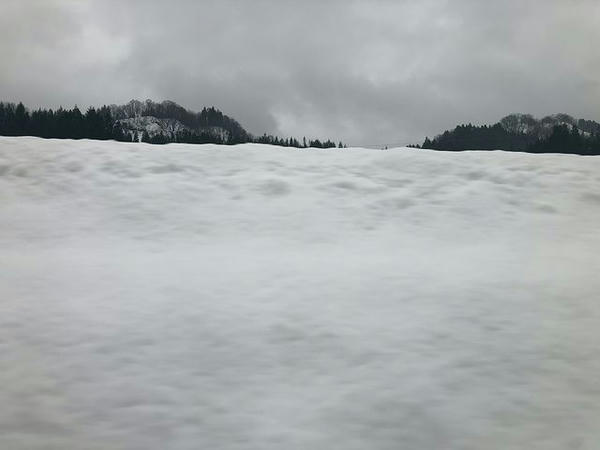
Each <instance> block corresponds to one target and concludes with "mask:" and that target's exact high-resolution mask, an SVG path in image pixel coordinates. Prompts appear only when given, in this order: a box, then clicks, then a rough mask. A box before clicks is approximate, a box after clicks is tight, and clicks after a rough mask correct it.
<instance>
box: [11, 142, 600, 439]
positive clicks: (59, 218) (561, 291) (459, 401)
mask: <svg viewBox="0 0 600 450" xmlns="http://www.w3.org/2000/svg"><path fill="white" fill-rule="evenodd" d="M599 174H600V158H596V157H581V156H563V155H531V154H521V153H505V152H464V153H445V152H433V151H424V150H414V149H393V150H389V151H369V150H363V149H347V150H341V149H340V150H327V151H324V150H316V149H308V150H295V149H283V148H274V147H269V146H263V145H256V144H245V145H239V146H234V147H220V146H216V145H202V146H194V145H179V144H172V145H167V146H151V145H145V144H137V143H115V142H98V141H85V140H84V141H61V140H42V139H37V138H0V201H1V205H2V208H1V209H0V246H1V248H2V257H1V258H0V298H1V299H2V301H1V302H0V383H1V385H2V389H0V402H1V404H2V408H0V448H6V449H17V450H20V449H23V450H25V449H27V450H35V449H63V448H73V449H78V448H85V449H165V448H168V449H198V448H207V449H208V448H214V449H282V448H285V449H306V448H315V449H357V450H358V449H361V450H362V449H366V448H368V449H398V448H402V449H434V448H443V449H457V450H458V449H461V450H464V449H482V448H485V449H512V448H514V449H521V448H527V449H544V450H546V449H565V448H577V449H595V448H597V443H598V442H600V432H599V431H598V430H599V428H598V417H600V378H599V377H598V373H600V347H599V346H598V342H599V339H600V331H598V330H599V329H598V323H599V320H600V302H598V292H600V279H599V277H598V273H599V271H600V258H598V255H599V254H600V233H599V232H598V225H597V224H598V223H600V194H599V193H600V175H599Z"/></svg>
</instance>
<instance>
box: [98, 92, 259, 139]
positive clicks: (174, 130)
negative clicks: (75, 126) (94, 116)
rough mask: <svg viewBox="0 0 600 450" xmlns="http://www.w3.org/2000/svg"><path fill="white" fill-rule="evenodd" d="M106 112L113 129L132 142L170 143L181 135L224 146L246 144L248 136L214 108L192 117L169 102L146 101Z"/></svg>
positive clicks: (206, 109)
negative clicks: (154, 140)
mask: <svg viewBox="0 0 600 450" xmlns="http://www.w3.org/2000/svg"><path fill="white" fill-rule="evenodd" d="M110 112H111V115H112V117H113V119H114V120H115V124H116V126H119V127H120V128H121V130H122V132H123V134H124V135H126V136H130V137H131V139H132V140H133V141H142V138H143V137H146V139H151V138H155V137H157V136H163V137H165V138H167V139H170V140H173V141H174V140H176V138H177V135H178V134H179V133H181V132H188V133H190V132H191V133H196V134H203V135H205V136H206V137H210V138H211V141H212V142H228V141H229V140H230V139H231V138H235V140H237V141H238V142H246V141H247V139H248V136H249V135H248V133H247V132H246V130H244V128H243V127H242V126H241V125H240V124H239V123H238V122H237V121H236V120H234V119H232V118H231V117H228V116H226V115H225V114H223V113H222V112H221V111H219V110H218V109H216V108H214V107H210V108H204V109H202V111H200V112H198V113H196V112H193V111H190V110H188V109H186V108H184V107H183V106H181V105H178V104H177V103H175V102H172V101H168V100H166V101H163V102H159V103H157V102H154V101H152V100H149V99H148V100H146V101H143V102H142V101H139V100H131V101H130V102H128V103H126V104H125V105H111V106H110ZM144 135H147V136H144ZM146 142H147V141H146Z"/></svg>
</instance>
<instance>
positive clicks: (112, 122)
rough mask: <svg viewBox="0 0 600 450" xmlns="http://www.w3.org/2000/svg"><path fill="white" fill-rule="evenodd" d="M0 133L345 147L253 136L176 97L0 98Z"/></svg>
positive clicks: (215, 113)
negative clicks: (86, 102) (59, 103)
mask: <svg viewBox="0 0 600 450" xmlns="http://www.w3.org/2000/svg"><path fill="white" fill-rule="evenodd" d="M0 135H2V136H37V137H42V138H58V139H101V140H106V139H113V140H117V141H124V142H132V141H135V142H147V143H151V144H167V143H172V142H177V143H187V144H208V143H212V144H229V145H231V144H242V143H248V142H256V143H262V144H272V145H279V146H284V147H298V148H305V147H316V148H330V147H336V146H337V147H344V145H343V144H342V143H341V142H339V143H338V144H337V145H336V144H335V142H333V141H332V140H330V139H326V140H320V139H307V138H306V137H303V138H302V139H297V138H294V137H287V138H282V137H278V136H273V135H268V134H263V135H262V136H254V135H252V134H251V133H249V132H247V131H246V130H245V129H244V128H243V127H242V126H241V125H240V124H239V123H238V122H237V121H236V120H235V119H233V118H231V117H229V116H227V115H225V114H223V113H222V112H221V111H219V110H218V109H216V108H215V107H209V108H203V109H202V110H201V111H200V112H193V111H190V110H187V109H185V108H184V107H182V106H180V105H178V104H177V103H175V102H171V101H164V102H161V103H156V102H153V101H151V100H146V101H145V102H141V101H138V100H132V101H130V102H129V103H127V104H125V105H120V106H119V105H111V106H106V105H105V106H102V107H100V108H94V107H90V108H88V109H87V110H86V111H85V112H82V111H81V110H80V109H79V108H78V107H77V106H75V107H73V108H71V109H65V108H62V107H60V108H58V109H56V110H52V109H43V108H38V109H35V110H30V109H29V108H27V107H25V105H23V103H18V104H14V103H7V102H0Z"/></svg>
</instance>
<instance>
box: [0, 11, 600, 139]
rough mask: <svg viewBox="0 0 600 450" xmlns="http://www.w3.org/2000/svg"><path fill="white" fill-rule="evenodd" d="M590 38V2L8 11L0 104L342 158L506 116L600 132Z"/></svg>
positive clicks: (2, 25)
mask: <svg viewBox="0 0 600 450" xmlns="http://www.w3.org/2000/svg"><path fill="white" fill-rule="evenodd" d="M598 23H600V3H599V2H597V1H596V0H589V1H588V0H581V1H577V0H573V1H565V0H543V1H542V0H540V1H535V0H531V1H527V0H519V1H518V0H508V1H502V2H488V1H480V0H479V1H476V0H457V1H442V0H420V1H286V0H283V1H282V0H278V1H276V0H271V1H260V0H258V1H251V2H250V1H242V0H239V1H218V2H217V1H173V2H165V1H152V0H145V1H136V0H133V1H112V0H108V1H106V0H102V1H101V0H97V1H83V0H82V1H78V0H39V1H35V0H33V1H23V0H3V1H2V3H1V4H0V33H1V36H0V37H1V38H2V39H1V40H0V58H1V61H2V69H1V71H0V97H2V98H4V99H7V100H13V101H14V100H23V101H25V102H27V103H28V104H32V105H47V106H56V105H58V104H64V105H71V104H74V103H77V104H79V105H80V106H85V105H88V104H98V103H113V102H115V103H121V102H125V101H127V100H128V99H130V98H132V97H135V98H147V97H149V98H153V99H155V100H161V99H172V100H175V101H177V102H179V103H181V104H183V105H185V106H187V107H189V108H191V109H198V108H200V107H202V106H203V105H212V104H214V105H216V106H217V107H219V108H221V109H223V110H224V111H225V112H226V113H228V114H230V115H232V116H234V117H236V118H237V119H238V120H240V122H242V124H243V125H244V126H246V127H247V128H249V129H250V130H251V131H252V132H255V133H262V132H263V131H266V132H271V133H279V134H285V135H298V136H302V135H310V136H324V137H333V138H338V139H343V140H345V141H347V142H349V143H352V144H394V143H407V142H416V141H420V140H421V139H422V138H423V137H424V136H425V135H426V134H428V135H432V134H434V133H436V132H438V131H441V130H443V129H445V128H448V127H451V126H453V125H454V124H456V123H458V122H493V121H496V120H497V119H499V118H500V117H502V116H503V115H505V114H508V113H510V112H514V111H522V112H530V113H533V114H536V115H543V114H549V113H553V112H567V113H571V114H573V115H575V116H581V117H587V118H592V119H596V120H598V119H600V102H599V100H598V99H599V98H600V84H599V79H600V77H599V76H598V74H599V73H600V57H599V56H598V52H597V51H596V49H595V46H596V44H597V43H598V42H600V31H599V28H598V26H597V24H598Z"/></svg>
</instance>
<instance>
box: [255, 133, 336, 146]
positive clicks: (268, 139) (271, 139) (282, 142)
mask: <svg viewBox="0 0 600 450" xmlns="http://www.w3.org/2000/svg"><path fill="white" fill-rule="evenodd" d="M254 142H255V143H257V144H269V145H279V146H281V147H296V148H307V147H314V148H336V147H337V148H346V146H345V145H344V144H343V143H342V142H338V144H337V146H336V144H335V142H333V141H330V140H329V139H328V140H326V141H323V142H321V141H320V140H319V139H309V140H306V137H304V138H302V142H300V141H298V139H296V138H293V137H291V138H286V139H283V138H279V137H277V136H271V135H267V134H263V135H262V136H260V137H258V138H254Z"/></svg>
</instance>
